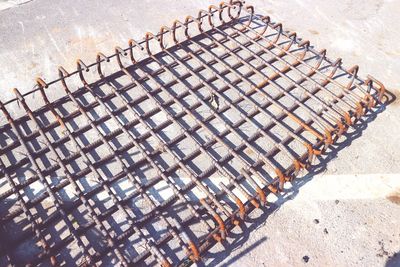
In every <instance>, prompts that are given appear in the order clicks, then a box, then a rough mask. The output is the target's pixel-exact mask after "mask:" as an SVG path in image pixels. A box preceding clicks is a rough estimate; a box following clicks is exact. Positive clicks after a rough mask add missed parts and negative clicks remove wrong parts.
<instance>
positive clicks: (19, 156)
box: [0, 1, 385, 266]
mask: <svg viewBox="0 0 400 267" xmlns="http://www.w3.org/2000/svg"><path fill="white" fill-rule="evenodd" d="M326 55H327V52H326V50H321V51H316V50H315V49H314V48H312V46H311V45H310V42H309V41H307V40H301V39H300V38H299V37H298V36H297V34H296V33H295V32H287V31H284V29H283V26H282V24H280V23H273V22H272V21H271V19H270V18H269V17H267V16H258V15H256V14H255V11H254V8H253V7H252V6H244V4H243V3H242V2H241V1H230V2H229V3H225V2H223V3H221V4H220V5H219V6H210V7H209V8H208V9H207V10H201V11H199V13H198V15H197V17H193V16H187V17H186V18H185V20H184V21H183V22H182V21H178V20H176V21H174V22H173V23H172V26H171V27H167V26H162V27H161V28H160V31H159V32H158V33H157V34H153V33H146V35H145V37H144V39H143V40H141V41H139V42H137V41H135V40H129V42H128V47H127V48H121V47H116V48H115V53H114V54H112V55H110V56H106V55H104V54H103V53H98V54H97V57H96V61H95V62H94V63H91V64H88V65H86V64H85V63H84V62H83V61H82V60H80V59H78V60H77V61H76V70H75V71H73V72H68V71H67V70H65V69H64V68H63V67H59V69H58V74H59V78H58V79H56V80H54V81H51V82H45V81H44V79H42V78H37V80H36V82H37V86H36V88H34V89H33V90H31V91H29V92H26V93H20V91H19V90H18V89H14V92H15V95H16V97H15V98H13V99H11V100H8V101H5V102H4V103H3V102H0V110H1V113H2V115H1V116H2V117H1V119H3V118H4V120H0V123H1V124H0V136H2V137H4V140H1V142H0V174H1V175H0V201H1V203H2V204H1V205H0V208H1V209H0V212H1V213H0V219H1V220H0V226H1V227H0V233H1V236H2V238H1V239H2V242H3V240H4V241H6V242H7V245H3V244H2V246H0V262H6V263H9V264H11V265H39V264H51V265H52V266H58V265H62V264H76V265H82V266H92V265H97V264H106V263H110V264H113V265H115V264H117V263H119V264H121V265H123V266H128V265H135V264H139V263H141V264H148V265H154V264H159V265H162V266H170V265H180V266H187V265H190V264H191V263H193V262H197V261H201V260H203V259H204V258H205V257H207V253H206V252H207V251H208V250H209V249H210V248H211V247H212V246H213V245H214V244H216V243H218V242H229V236H230V231H231V230H232V229H233V228H234V227H236V226H240V225H241V224H242V223H243V221H245V220H247V217H248V216H249V215H250V213H251V211H252V210H253V209H263V210H265V211H268V209H269V202H268V201H269V198H268V197H269V195H270V194H275V195H279V194H281V192H284V191H285V187H284V185H285V183H287V182H292V180H293V179H294V178H296V177H297V176H299V174H301V172H302V171H307V170H309V169H310V168H312V166H313V163H314V158H315V157H318V156H320V155H322V154H326V153H329V151H330V149H332V146H333V145H335V143H336V141H337V140H339V139H340V138H341V136H342V135H344V134H345V133H346V132H347V131H348V130H349V128H351V127H353V126H354V124H356V123H357V122H358V120H359V119H360V118H361V117H362V116H364V115H366V114H367V113H368V112H374V111H375V110H376V109H377V108H379V106H380V105H382V104H383V102H384V101H383V100H384V97H385V87H384V85H383V84H382V83H381V82H379V81H378V80H376V79H375V78H373V77H372V76H367V79H362V78H360V77H359V76H358V66H354V67H351V68H348V69H345V68H344V67H343V66H342V60H341V59H337V60H335V61H333V60H330V59H329V58H327V56H326ZM139 58H140V59H139ZM109 69H111V70H112V71H111V74H108V72H107V73H106V71H105V70H109ZM93 72H94V73H95V74H93ZM91 80H94V81H91ZM55 90H57V94H56V99H55V100H52V98H53V97H54V95H55V94H54V92H55ZM35 92H39V93H40V97H39V100H37V101H39V102H40V101H41V103H40V104H37V103H34V102H33V101H32V96H33V95H34V94H35ZM35 102H36V101H35ZM16 105H17V106H16ZM109 201H110V202H109ZM3 203H4V207H3ZM13 228H16V229H18V230H17V231H14V232H15V234H14V232H13V231H11V230H10V229H13ZM10 233H13V234H10ZM26 245H30V246H33V247H34V248H35V249H32V252H31V253H30V254H29V255H26V253H25V254H24V253H23V252H22V250H23V247H24V246H26ZM67 248H68V249H67ZM66 249H67V250H66ZM65 250H66V251H65ZM66 253H67V254H69V257H65V255H66ZM21 255H24V256H21Z"/></svg>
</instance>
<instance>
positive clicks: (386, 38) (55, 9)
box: [0, 0, 400, 266]
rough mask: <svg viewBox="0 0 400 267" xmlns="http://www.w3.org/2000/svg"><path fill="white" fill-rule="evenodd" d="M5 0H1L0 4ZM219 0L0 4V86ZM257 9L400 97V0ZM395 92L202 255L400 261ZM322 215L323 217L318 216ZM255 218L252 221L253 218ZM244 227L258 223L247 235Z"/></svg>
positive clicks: (274, 4) (235, 260)
mask: <svg viewBox="0 0 400 267" xmlns="http://www.w3.org/2000/svg"><path fill="white" fill-rule="evenodd" d="M9 2H26V1H2V2H0V9H1V7H3V6H5V5H8V4H10V3H9ZM211 3H214V4H217V3H218V2H216V1H211V0H210V1H195V0H192V1H185V2H181V1H175V0H174V1H161V0H157V1H128V0H116V1H105V0H101V1H94V0H93V1H80V2H79V3H78V2H77V1H72V0H64V1H59V0H52V1H50V0H35V1H31V2H29V3H26V4H23V5H18V4H17V5H14V7H13V8H9V9H6V10H3V11H1V12H0V38H1V40H2V42H1V43H0V66H1V67H0V88H1V90H2V96H1V99H2V100H6V99H10V98H11V97H12V96H13V94H12V92H11V90H10V88H12V87H18V88H19V89H20V90H21V91H28V90H30V89H31V88H32V87H33V85H34V77H35V76H42V77H45V78H46V80H52V79H53V78H55V77H56V75H57V72H56V67H57V66H58V65H63V66H64V67H65V68H66V69H67V70H68V69H73V68H74V67H75V59H76V58H77V57H80V58H82V59H83V60H84V61H93V60H94V58H95V54H96V52H98V51H102V52H104V53H105V54H110V53H111V52H112V51H113V48H114V46H115V45H120V46H123V47H125V46H126V43H127V40H128V39H129V38H136V39H139V38H141V37H142V36H143V34H144V33H145V32H146V31H148V30H151V31H156V30H158V28H159V26H160V25H164V24H167V25H169V24H171V22H172V21H173V19H175V18H181V19H182V18H184V16H185V15H187V14H193V15H194V14H196V12H197V10H199V9H201V8H205V7H207V5H208V4H211ZM249 4H252V5H254V6H255V8H256V12H257V13H259V14H263V15H269V16H271V18H272V19H273V20H274V21H279V22H282V23H283V25H284V28H285V29H286V30H292V31H296V32H297V33H298V35H299V36H300V37H303V38H305V39H309V40H310V41H311V43H312V44H313V45H314V46H315V47H316V48H317V49H322V48H326V49H327V50H328V57H330V58H337V57H341V58H343V62H344V64H345V66H351V65H354V64H358V65H359V66H360V72H361V73H360V74H361V75H362V76H365V74H367V73H369V74H372V75H374V76H375V77H377V78H378V79H380V80H381V81H382V82H383V83H384V84H385V85H386V86H387V88H388V90H389V91H391V92H392V93H393V94H394V95H396V96H398V95H400V88H399V84H400V78H399V76H398V75H397V71H398V70H400V44H399V43H400V37H399V36H400V35H399V34H400V25H399V22H398V14H399V13H400V3H399V2H398V1H394V0H392V1H390V0H367V1H361V0H359V1H350V0H346V1H341V2H337V1H324V2H317V1H312V0H297V1H262V0H254V1H251V2H249ZM399 117H400V108H399V100H397V99H396V100H395V101H394V102H393V103H392V104H390V105H388V106H387V107H386V108H385V110H383V111H382V112H381V113H380V114H378V116H377V117H376V118H374V117H373V118H369V123H368V124H367V127H366V128H365V129H359V130H358V135H356V136H357V138H350V139H347V140H343V142H342V144H341V145H340V149H338V152H337V153H336V154H334V155H333V156H331V158H328V159H325V160H323V162H322V163H321V168H320V170H319V171H318V172H317V173H316V174H315V175H307V176H306V177H305V179H304V180H302V181H299V183H298V184H295V185H294V186H293V188H291V189H289V188H288V189H287V190H288V196H287V197H286V198H285V199H283V200H278V201H277V202H276V203H275V205H276V208H275V209H274V212H273V213H272V214H262V213H261V212H259V211H256V212H255V213H254V214H252V216H251V218H249V223H248V224H247V227H248V228H250V229H247V230H245V229H244V230H245V231H244V233H241V234H240V235H239V234H238V233H235V232H233V233H232V234H231V236H232V237H234V238H233V239H228V241H231V242H233V243H232V244H231V245H228V244H226V245H225V249H226V250H225V251H223V252H221V245H219V246H216V247H215V248H214V249H213V251H212V253H211V254H209V255H206V256H205V257H204V262H205V264H208V265H219V266H227V265H232V266H254V265H270V266H304V265H307V266H400V256H399V252H400V175H399V172H400V166H399V164H398V159H399V158H400V150H399V144H400V140H399V139H398V134H399V129H400V120H399ZM316 220H318V223H316ZM250 222H251V224H250ZM250 230H253V231H251V232H250Z"/></svg>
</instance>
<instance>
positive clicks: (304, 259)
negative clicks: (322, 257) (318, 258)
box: [303, 255, 310, 263]
mask: <svg viewBox="0 0 400 267" xmlns="http://www.w3.org/2000/svg"><path fill="white" fill-rule="evenodd" d="M309 260H310V257H308V256H307V255H305V256H304V257H303V261H304V262H305V263H307V262H308V261H309Z"/></svg>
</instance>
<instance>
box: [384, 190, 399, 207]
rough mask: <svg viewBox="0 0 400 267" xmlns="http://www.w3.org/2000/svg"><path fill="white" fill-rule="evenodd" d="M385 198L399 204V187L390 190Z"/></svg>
mask: <svg viewBox="0 0 400 267" xmlns="http://www.w3.org/2000/svg"><path fill="white" fill-rule="evenodd" d="M386 198H387V200H389V201H390V202H392V203H394V204H397V205H400V189H398V190H397V191H394V192H392V193H391V194H390V195H388V196H387V197H386Z"/></svg>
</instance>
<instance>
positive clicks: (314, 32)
mask: <svg viewBox="0 0 400 267" xmlns="http://www.w3.org/2000/svg"><path fill="white" fill-rule="evenodd" d="M308 31H309V32H310V33H312V34H314V35H318V34H319V32H317V31H315V30H308Z"/></svg>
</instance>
